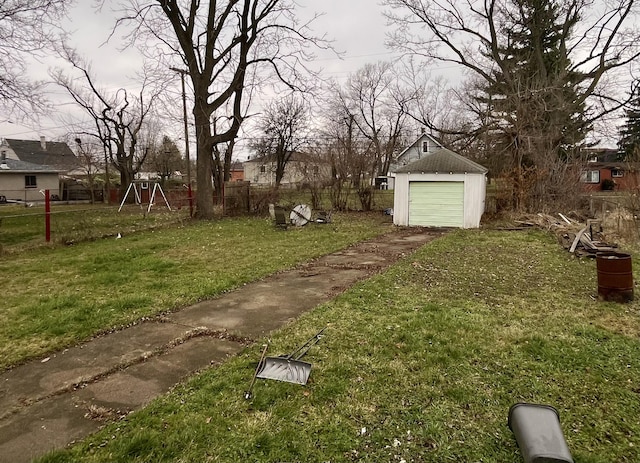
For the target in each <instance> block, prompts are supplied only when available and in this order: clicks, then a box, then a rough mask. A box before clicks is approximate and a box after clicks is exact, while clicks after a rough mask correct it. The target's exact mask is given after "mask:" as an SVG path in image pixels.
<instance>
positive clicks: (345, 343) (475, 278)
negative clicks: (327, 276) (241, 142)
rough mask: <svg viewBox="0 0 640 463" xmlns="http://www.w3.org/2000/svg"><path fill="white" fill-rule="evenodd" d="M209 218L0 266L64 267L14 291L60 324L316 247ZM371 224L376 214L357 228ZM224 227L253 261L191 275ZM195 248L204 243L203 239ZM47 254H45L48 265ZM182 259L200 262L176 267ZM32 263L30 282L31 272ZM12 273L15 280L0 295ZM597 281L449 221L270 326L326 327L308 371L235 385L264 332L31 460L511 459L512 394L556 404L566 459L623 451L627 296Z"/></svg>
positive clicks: (347, 234) (291, 331) (343, 235)
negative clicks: (387, 264)
mask: <svg viewBox="0 0 640 463" xmlns="http://www.w3.org/2000/svg"><path fill="white" fill-rule="evenodd" d="M353 222H354V221H353V220H352V219H349V220H345V221H344V222H343V223H342V226H344V227H345V228H344V229H342V227H340V226H336V229H335V230H334V231H332V233H331V237H332V238H333V241H335V244H334V247H339V246H341V245H344V243H346V242H347V241H348V239H349V238H353V239H355V234H356V233H360V236H359V238H364V237H365V236H366V233H364V232H363V231H362V230H361V229H360V228H359V225H356V224H354V223H353ZM369 226H370V227H371V226H372V223H370V224H369ZM209 227H210V228H206V226H204V225H199V226H196V227H195V228H194V230H193V231H192V232H191V234H190V235H189V236H190V237H189V239H188V241H186V235H181V234H179V233H178V232H173V231H172V232H169V233H166V234H165V233H162V236H163V237H164V236H165V235H166V238H160V236H159V235H156V238H155V239H156V240H157V242H156V243H155V244H154V245H151V244H150V242H147V240H146V239H144V238H142V237H138V238H136V239H133V240H131V241H129V242H127V243H126V244H125V242H124V241H122V240H119V241H110V242H109V243H106V244H98V243H91V244H87V245H86V247H82V248H80V249H76V250H75V252H73V253H69V254H73V255H74V256H75V257H71V256H69V257H66V258H65V257H64V256H63V255H55V256H54V255H52V254H49V253H51V252H54V251H49V250H46V251H42V253H43V254H38V253H34V255H30V256H28V258H25V257H21V258H16V259H17V260H15V261H13V262H12V263H11V264H7V263H6V262H3V263H2V265H3V269H2V271H3V274H6V272H7V267H6V266H7V265H10V266H12V268H14V269H15V268H17V267H20V268H23V267H24V268H28V267H34V266H36V263H37V262H43V263H44V264H45V265H46V266H47V267H46V269H45V270H46V272H45V273H50V272H54V273H56V278H54V279H52V280H50V282H49V284H50V285H52V286H53V285H55V282H56V281H58V282H59V281H66V282H73V283H72V284H68V285H67V286H69V288H67V289H66V290H65V292H64V294H62V295H60V296H51V295H46V294H43V292H44V290H43V288H40V289H39V290H38V291H39V292H38V291H37V292H35V293H33V294H28V295H26V296H25V297H27V298H32V299H33V300H36V301H39V303H40V304H42V305H43V307H45V308H48V310H51V311H52V312H53V313H52V315H51V317H50V318H48V321H47V322H43V325H50V324H52V323H53V322H54V321H56V322H57V323H56V325H60V323H59V320H60V319H61V318H64V320H65V323H67V322H68V323H70V324H73V323H74V322H75V321H76V319H78V318H81V316H80V315H79V314H77V313H76V314H74V315H67V314H71V311H70V308H71V307H73V306H75V305H77V304H84V302H83V299H85V298H87V296H88V297H89V299H92V300H93V302H95V301H98V302H99V304H98V307H99V308H100V310H99V311H98V312H114V311H115V312H119V313H120V315H119V316H118V317H116V318H112V319H110V320H112V321H111V322H110V323H113V320H118V321H119V322H120V321H124V320H123V318H124V316H123V314H124V313H125V312H131V311H134V312H136V313H137V315H138V316H141V315H144V314H146V313H149V311H148V307H150V306H152V305H153V304H151V301H155V302H156V303H158V302H159V303H162V304H164V305H165V306H166V307H177V306H180V305H181V304H186V303H188V302H189V301H191V300H194V299H197V298H198V297H206V296H208V295H211V294H215V293H216V292H217V291H220V290H222V288H224V287H229V286H234V285H237V284H239V283H240V282H242V281H246V280H248V279H252V278H257V277H258V276H259V275H260V274H265V273H268V272H269V271H274V270H275V269H277V268H282V267H286V266H288V265H291V264H293V263H294V260H295V259H293V258H292V257H291V255H292V254H296V253H295V252H291V250H292V249H295V250H296V251H298V250H299V251H300V252H301V253H302V254H298V255H296V259H298V260H299V259H303V258H309V257H311V255H312V254H313V253H314V252H316V251H320V250H322V251H324V252H328V251H329V250H330V248H331V245H329V244H328V243H325V242H324V241H323V240H322V238H321V237H319V236H315V235H313V237H310V236H308V235H306V234H307V233H315V232H312V231H311V230H312V229H311V228H309V229H303V230H299V231H296V232H295V233H293V234H290V233H289V232H286V233H280V234H278V233H276V232H274V231H273V230H272V229H271V227H270V224H260V222H259V221H255V220H230V221H222V222H220V223H215V224H212V225H210V226H209ZM349 227H351V230H348V228H349ZM378 227H383V226H382V225H380V224H378V226H373V227H372V229H371V230H370V231H369V233H370V234H371V233H375V232H378V231H379V230H380V228H378ZM236 235H240V237H241V238H240V239H239V241H238V247H240V243H246V244H244V245H246V246H250V247H251V250H252V252H253V255H254V257H256V259H257V260H256V261H255V262H253V264H254V265H252V266H248V265H246V264H242V262H245V259H239V263H236V262H235V260H234V265H233V267H231V268H228V269H227V272H225V273H221V274H220V275H218V274H217V273H216V274H215V280H216V283H215V284H214V282H213V280H214V279H213V278H212V277H213V274H208V272H209V271H210V269H206V270H204V273H205V275H203V276H202V277H203V278H202V279H200V278H199V277H198V273H197V271H198V269H201V268H202V267H203V265H204V263H206V264H207V266H214V267H215V265H216V264H215V262H217V261H218V260H224V261H228V260H229V259H231V256H229V255H227V254H226V253H225V254H223V255H220V250H221V249H223V248H221V246H220V244H221V243H223V242H227V241H225V240H228V239H229V236H236ZM309 239H313V240H315V241H314V242H318V243H319V244H318V245H317V246H314V248H315V249H314V252H309V251H308V250H307V251H305V247H304V246H299V242H308V240H309ZM338 241H340V243H338ZM205 242H208V244H207V245H205V244H204V243H205ZM296 246H299V247H296ZM209 248H211V249H217V251H218V252H217V253H211V254H209V252H210V251H208V250H207V249H209ZM307 248H308V247H307ZM55 252H61V251H55ZM199 252H205V253H206V256H203V257H201V256H199ZM105 253H106V254H105ZM105 255H106V257H103V256H105ZM117 256H126V257H125V260H126V262H124V263H122V262H119V260H118V259H117ZM276 256H278V257H276ZM54 257H55V260H56V261H57V262H56V264H50V263H49V262H51V261H53V260H54ZM25 259H26V260H25ZM60 259H64V261H63V262H60ZM274 260H276V262H274ZM143 264H144V265H143ZM143 266H144V267H145V268H151V269H152V270H151V272H150V274H149V275H147V274H145V272H141V271H140V270H139V269H140V267H143ZM638 268H639V267H638V261H636V262H635V269H638ZM105 269H111V271H107V270H105ZM114 269H116V270H114ZM258 269H259V270H258ZM57 272H63V273H64V274H58V273H57ZM93 272H98V276H93V275H91V274H92V273H93ZM131 272H133V273H131ZM168 272H170V273H171V275H172V278H173V279H175V280H177V281H179V282H180V283H179V287H180V288H182V290H183V291H182V293H181V294H182V295H179V296H173V295H172V291H169V292H166V293H162V294H159V288H161V287H162V286H163V285H162V284H158V285H154V284H153V282H154V281H157V278H158V276H159V275H161V274H163V273H168ZM194 273H195V275H196V276H197V277H198V278H196V281H195V282H194V283H189V282H188V281H190V280H188V281H187V277H189V279H190V278H191V277H192V276H193V275H194ZM134 275H135V278H133V276H134ZM207 275H209V278H207ZM636 275H638V273H637V271H636ZM29 277H30V278H31V280H29V281H28V282H27V283H33V282H34V281H35V279H36V272H34V273H33V274H30V276H29ZM22 278H23V279H25V278H27V277H26V276H25V275H23V276H22ZM109 279H112V281H107V280H109ZM218 279H219V280H220V281H219V282H217V280H218ZM134 280H135V281H137V287H138V288H142V289H141V290H140V291H138V292H137V296H136V297H133V295H130V296H129V297H128V298H124V300H122V301H120V302H119V303H118V304H111V303H109V302H108V301H107V300H106V299H107V295H106V294H107V292H106V290H103V293H101V294H100V295H98V294H93V295H85V294H77V292H76V291H75V289H74V287H75V286H76V285H77V284H78V283H77V282H84V283H83V284H84V285H85V287H86V288H89V287H92V286H104V287H105V288H106V287H109V286H110V287H111V288H118V289H120V288H123V289H125V290H126V291H130V289H127V288H130V286H132V285H133V283H132V282H133V281H134ZM636 280H637V278H636ZM168 281H169V280H166V281H163V283H166V282H168ZM27 286H29V285H28V284H23V285H14V286H13V287H11V288H10V291H7V290H5V294H11V293H13V292H19V291H23V290H24V288H25V287H27ZM187 288H189V289H191V290H193V291H186V289H187ZM596 294H597V283H596V269H595V263H594V262H593V261H592V260H586V259H583V260H581V259H576V258H573V257H572V256H570V255H569V254H567V253H566V252H564V251H563V250H561V248H560V247H559V246H558V244H557V242H556V241H555V239H554V238H552V237H551V236H549V235H547V234H545V233H543V232H536V231H529V232H522V231H519V232H504V231H501V232H499V231H490V230H480V231H478V230H476V231H457V232H453V233H451V234H449V235H447V236H445V237H443V238H440V239H438V240H436V241H434V242H432V243H430V244H429V245H427V246H425V247H424V248H422V249H421V250H420V251H418V252H417V253H415V254H414V255H411V256H409V257H408V258H406V259H404V260H402V261H401V262H400V263H398V264H397V265H395V266H394V267H392V268H391V269H390V270H388V271H387V272H385V273H383V274H381V275H378V276H375V277H374V278H372V279H370V280H368V281H366V282H363V283H360V284H358V285H356V286H355V287H353V288H352V289H351V290H349V291H347V292H346V293H344V294H343V295H341V296H339V297H337V298H336V299H334V300H333V301H331V302H330V303H327V304H325V305H323V306H321V307H319V308H317V309H316V310H314V311H313V312H311V313H309V314H307V315H306V316H304V317H302V318H301V319H300V320H299V321H298V322H297V323H295V324H293V325H290V326H288V327H287V328H285V329H283V330H281V331H279V332H278V333H276V334H275V335H274V336H273V337H272V338H271V339H270V341H271V351H272V352H280V351H281V352H288V351H290V350H291V349H292V347H293V346H296V345H298V344H300V342H301V341H303V340H304V339H306V338H308V337H309V336H310V335H311V334H313V333H314V332H315V331H316V330H317V328H318V327H319V326H325V325H326V326H327V330H326V336H325V337H324V338H323V340H322V343H321V345H320V346H319V347H318V348H317V349H315V350H314V352H313V355H312V356H309V357H308V358H307V360H308V361H312V362H313V365H314V367H313V372H312V375H311V380H310V382H309V383H308V384H307V385H306V386H304V387H303V386H298V385H292V384H288V383H282V382H275V381H260V382H259V383H258V384H257V385H256V387H255V390H254V398H253V399H252V400H251V401H245V400H244V399H243V391H244V390H245V389H246V387H247V384H248V382H249V380H250V378H251V376H252V373H253V369H254V368H255V365H256V362H257V360H258V358H259V356H260V351H261V347H260V346H261V344H262V341H263V340H261V341H260V342H257V343H256V344H255V345H254V346H252V347H250V348H248V349H247V350H246V351H245V352H243V354H241V355H238V356H237V357H234V358H233V359H231V360H230V361H228V362H227V363H225V364H223V365H222V366H220V367H217V368H211V369H209V370H206V371H203V372H202V373H200V374H199V375H196V376H194V377H193V378H191V379H190V380H188V381H186V382H185V383H184V384H181V385H179V386H177V387H176V388H175V390H173V391H172V392H171V393H170V394H167V395H166V396H164V397H162V398H161V399H158V400H156V401H154V402H153V403H152V404H151V405H150V406H149V407H147V408H146V409H144V410H142V411H140V412H137V413H134V414H132V415H129V416H128V417H127V418H126V419H124V420H121V421H118V422H115V423H112V424H109V425H107V426H106V427H105V429H104V430H103V431H101V432H99V433H97V434H96V435H94V436H92V437H90V438H88V439H86V440H84V441H83V442H80V443H78V444H76V445H74V446H73V447H71V448H70V449H68V450H66V451H61V452H56V453H53V454H51V455H49V456H47V457H45V458H43V459H42V460H41V461H42V462H49V463H52V462H70V461H74V462H97V461H104V462H107V461H109V462H110V461H127V462H206V461H219V462H239V461H252V462H253V461H256V462H258V461H259V462H285V461H289V462H328V461H331V462H347V461H363V462H383V461H384V462H402V461H404V462H407V463H408V462H445V461H456V462H480V461H485V462H498V463H500V462H505V463H507V462H509V463H511V462H517V461H522V457H521V455H520V452H519V450H518V448H517V446H516V443H515V439H514V437H513V434H512V433H511V431H510V430H509V429H508V427H507V412H508V409H509V406H510V405H512V404H514V403H516V402H536V403H546V404H551V405H553V406H555V407H556V408H557V409H558V410H559V412H560V417H561V424H562V428H563V430H564V434H565V437H566V440H567V442H568V444H569V447H570V448H571V451H572V454H573V457H574V460H575V461H576V463H605V462H607V463H610V462H636V461H638V455H639V454H640V400H639V399H640V396H639V394H640V364H639V362H638V359H639V358H640V341H639V335H640V323H639V321H640V320H639V315H640V310H639V309H640V303H639V302H637V301H636V302H633V303H631V304H628V305H618V304H613V303H603V302H598V301H597V300H596V297H595V296H596ZM170 295H171V296H170ZM118 305H124V306H127V309H126V310H125V311H123V310H120V309H118ZM90 307H93V304H87V309H86V310H87V311H89V308H90ZM54 308H55V310H53V309H54ZM92 311H93V310H92ZM27 312H28V310H27V309H26V307H23V309H22V310H20V311H18V312H16V313H13V314H11V316H10V317H7V316H6V315H5V316H4V320H3V322H2V324H1V325H5V324H6V323H11V324H13V322H14V319H15V318H16V317H18V318H20V317H24V316H25V313H27ZM54 314H55V315H54ZM100 323H102V324H103V325H102V326H108V324H107V323H106V322H105V321H100V322H96V326H100ZM29 329H30V330H33V329H34V328H33V327H32V328H29ZM51 329H53V327H52V328H51ZM64 331H66V330H64ZM44 332H46V333H47V334H49V333H48V330H44ZM54 335H55V334H54V333H51V336H54ZM5 336H6V335H5ZM11 339H13V338H11V337H10V338H9V339H7V338H6V337H5V338H4V340H3V341H2V342H3V344H6V343H7V342H11ZM43 339H48V338H47V336H44V337H43ZM63 339H65V342H69V341H70V340H69V339H66V338H65V337H64V336H63ZM34 342H35V341H34ZM28 345H31V346H33V344H28ZM7 352H8V350H7V349H4V350H3V357H4V355H5V354H6V353H7ZM15 360H17V359H14V361H15Z"/></svg>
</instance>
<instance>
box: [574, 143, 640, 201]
mask: <svg viewBox="0 0 640 463" xmlns="http://www.w3.org/2000/svg"><path fill="white" fill-rule="evenodd" d="M583 154H584V158H585V163H584V164H583V166H582V171H581V175H580V181H581V182H582V185H583V189H584V191H587V192H594V191H613V190H615V191H631V190H637V189H638V188H640V163H637V162H626V161H620V160H618V150H616V149H606V148H604V149H603V148H591V149H588V150H584V151H583Z"/></svg>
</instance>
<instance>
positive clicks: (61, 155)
mask: <svg viewBox="0 0 640 463" xmlns="http://www.w3.org/2000/svg"><path fill="white" fill-rule="evenodd" d="M5 141H6V143H7V144H8V145H9V147H10V148H11V149H12V150H13V152H14V153H15V154H16V156H17V157H18V159H19V160H20V161H23V162H27V163H31V164H37V165H42V166H51V167H53V168H55V169H57V171H61V172H64V171H68V170H73V169H77V168H78V167H80V162H79V161H78V158H77V157H76V155H75V154H74V153H73V151H71V148H69V145H67V144H66V143H64V142H51V141H41V140H37V141H35V140H15V139H8V138H6V139H5ZM43 144H44V149H43Z"/></svg>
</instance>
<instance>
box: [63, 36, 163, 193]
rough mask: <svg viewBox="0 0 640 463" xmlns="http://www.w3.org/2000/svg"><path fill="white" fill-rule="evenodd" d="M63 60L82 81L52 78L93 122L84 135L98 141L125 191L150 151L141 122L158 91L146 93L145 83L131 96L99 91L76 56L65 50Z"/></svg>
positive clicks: (89, 72)
mask: <svg viewBox="0 0 640 463" xmlns="http://www.w3.org/2000/svg"><path fill="white" fill-rule="evenodd" d="M63 54H64V57H65V58H66V60H67V61H68V62H69V63H70V64H71V65H72V66H73V68H74V69H75V70H76V71H77V72H79V74H80V76H81V80H76V79H75V78H74V77H73V76H71V75H67V74H65V73H64V71H63V70H61V69H55V70H53V71H52V73H51V75H52V77H53V79H54V81H55V82H56V83H57V84H58V85H60V86H61V87H63V88H64V89H65V90H66V91H67V92H68V93H69V95H70V96H71V98H72V99H73V100H74V101H75V102H76V104H77V105H78V106H79V107H80V108H82V109H83V110H84V112H85V114H87V115H88V116H89V117H90V118H91V121H92V123H93V126H94V127H93V130H91V131H87V132H86V134H85V135H88V136H92V137H94V138H95V139H97V140H99V141H100V143H101V144H102V146H103V147H104V149H105V150H106V152H107V154H108V160H109V162H110V163H112V164H113V165H114V166H115V168H116V170H118V172H119V173H120V184H121V186H122V188H127V187H128V186H129V185H130V184H131V182H132V181H133V180H134V178H135V174H136V173H137V172H138V171H139V170H140V168H141V166H142V164H143V163H144V160H145V158H146V156H147V154H148V152H149V149H148V148H149V144H148V143H145V140H144V132H143V128H144V123H145V120H146V119H147V118H148V116H149V115H150V112H151V110H152V108H153V103H154V101H155V100H156V99H157V97H158V94H159V93H160V92H161V89H160V88H155V89H154V90H153V91H151V90H149V88H148V87H149V85H150V84H149V82H148V81H144V82H143V83H142V86H141V89H140V90H139V91H138V92H136V93H132V92H129V91H128V90H126V89H124V88H120V89H118V90H116V91H115V92H109V91H106V90H101V89H100V88H99V87H98V86H97V85H96V83H95V78H94V76H93V75H92V74H91V71H90V66H89V65H88V63H86V62H85V60H83V59H82V58H81V57H79V56H78V54H77V53H76V52H75V51H73V50H71V49H69V48H64V50H63Z"/></svg>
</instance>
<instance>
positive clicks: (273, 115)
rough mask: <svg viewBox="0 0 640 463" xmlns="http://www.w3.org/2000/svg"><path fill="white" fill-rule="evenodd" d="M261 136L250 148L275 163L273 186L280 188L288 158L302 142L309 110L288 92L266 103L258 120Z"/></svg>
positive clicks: (298, 149)
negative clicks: (287, 94) (282, 96)
mask: <svg viewBox="0 0 640 463" xmlns="http://www.w3.org/2000/svg"><path fill="white" fill-rule="evenodd" d="M258 129H259V131H260V132H261V136H260V137H259V139H258V140H257V142H256V143H254V144H253V148H254V149H255V150H256V151H257V152H258V153H259V154H260V155H262V156H267V157H268V158H269V159H270V160H271V161H272V162H274V163H275V182H276V183H275V189H276V190H277V189H278V188H279V187H280V182H282V179H283V177H284V173H285V169H286V167H287V164H288V163H289V161H290V160H291V157H292V156H294V154H295V153H296V152H298V151H300V149H301V147H302V146H303V145H304V144H305V142H306V136H307V135H308V133H307V132H308V129H309V109H308V107H307V104H306V103H305V101H304V100H303V99H302V98H299V97H296V96H295V95H293V94H291V95H289V96H287V97H285V98H282V99H277V100H275V101H272V102H271V103H269V104H268V105H267V107H266V109H265V111H264V114H263V115H262V117H261V119H260V122H259V123H258Z"/></svg>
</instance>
